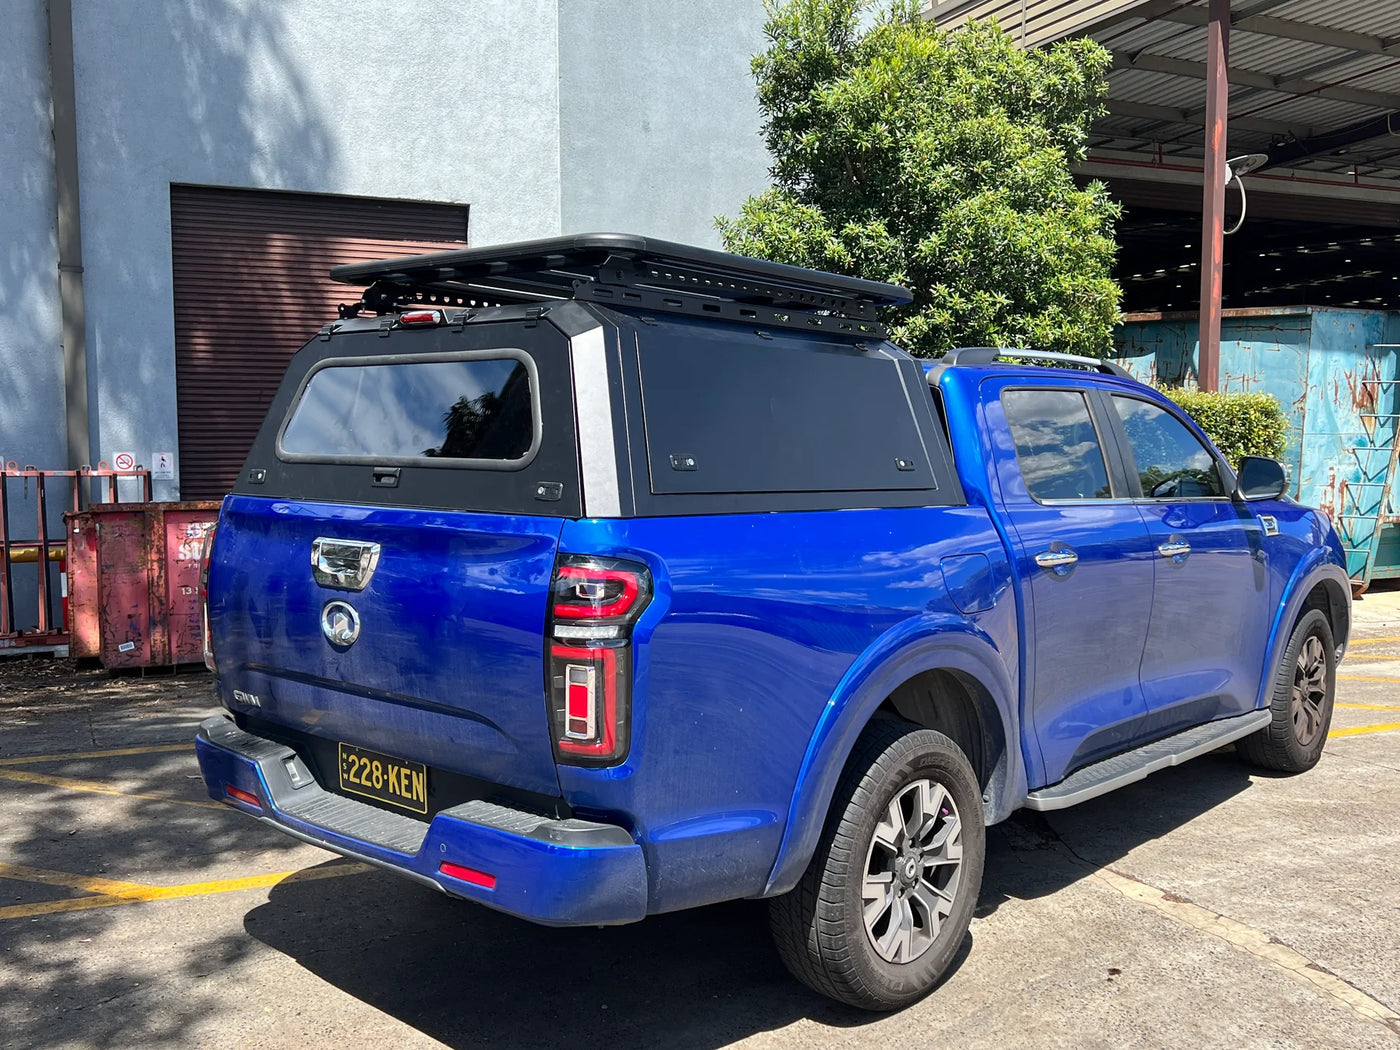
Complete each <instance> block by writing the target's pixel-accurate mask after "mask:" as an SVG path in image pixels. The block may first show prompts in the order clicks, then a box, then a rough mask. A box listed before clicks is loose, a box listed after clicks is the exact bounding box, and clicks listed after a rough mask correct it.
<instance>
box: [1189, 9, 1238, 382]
mask: <svg viewBox="0 0 1400 1050" xmlns="http://www.w3.org/2000/svg"><path fill="white" fill-rule="evenodd" d="M1229 66H1230V0H1210V24H1209V25H1208V26H1207V27H1206V142H1205V146H1206V160H1205V186H1204V195H1203V199H1202V205H1201V326H1200V327H1201V344H1200V346H1201V348H1200V354H1199V356H1198V357H1197V359H1196V382H1197V384H1198V385H1199V386H1200V388H1201V389H1202V390H1215V389H1217V388H1218V387H1219V385H1220V293H1221V286H1222V284H1223V277H1224V255H1225V178H1226V175H1225V168H1226V165H1225V159H1226V154H1225V149H1226V147H1225V123H1226V119H1227V117H1228V115H1229V108H1230V74H1229Z"/></svg>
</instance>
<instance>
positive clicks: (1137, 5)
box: [931, 0, 1400, 313]
mask: <svg viewBox="0 0 1400 1050" xmlns="http://www.w3.org/2000/svg"><path fill="white" fill-rule="evenodd" d="M1219 2H1220V0H1216V3H1217V4H1219ZM1225 6H1227V7H1228V8H1229V16H1228V17H1229V29H1228V33H1229V43H1228V64H1229V117H1228V135H1227V140H1226V153H1227V154H1228V156H1230V157H1238V156H1243V155H1248V154H1263V155H1265V156H1266V157H1267V158H1268V159H1267V162H1266V163H1265V164H1264V166H1263V167H1261V168H1260V169H1258V170H1257V171H1255V172H1254V173H1253V174H1250V175H1247V176H1245V177H1244V184H1245V192H1246V195H1247V214H1246V216H1245V221H1244V223H1243V225H1241V226H1240V228H1239V230H1238V232H1236V233H1234V234H1232V235H1230V236H1229V237H1227V238H1226V240H1225V254H1224V267H1225V270H1224V282H1223V289H1222V297H1223V303H1224V306H1225V307H1226V308H1227V309H1231V308H1242V307H1243V308H1250V307H1271V306H1293V305H1298V304H1310V305H1328V306H1351V307H1369V308H1378V309H1396V308H1400V277H1397V273H1400V267H1397V266H1396V265H1395V260H1396V258H1397V251H1400V4H1395V3H1378V2H1376V0H1234V3H1233V4H1226V5H1225ZM1210 13H1211V4H1210V3H1209V2H1208V0H1194V2H1187V3H1183V2H1181V0H1147V2H1141V0H1139V2H1121V0H1119V2H1112V0H1101V2H1091V3H1084V2H1070V0H992V2H986V0H983V2H967V0H944V2H942V3H937V4H935V5H933V7H932V9H931V14H932V16H933V18H934V19H935V20H936V22H937V23H938V24H939V25H942V26H946V27H949V28H951V27H954V26H956V25H958V24H960V23H961V22H963V21H965V20H966V19H968V18H972V17H976V18H987V17H995V18H997V19H998V21H999V22H1000V24H1001V25H1002V27H1003V28H1005V29H1007V30H1009V31H1010V32H1011V33H1012V34H1013V35H1015V36H1016V37H1017V38H1018V39H1020V40H1021V41H1023V42H1024V44H1025V45H1026V46H1037V45H1042V44H1046V43H1049V42H1052V41H1054V40H1058V39H1062V38H1065V37H1068V36H1078V35H1088V36H1091V37H1093V38H1094V39H1095V40H1097V41H1099V42H1100V43H1102V44H1103V45H1104V46H1105V47H1107V48H1109V49H1110V50H1111V51H1112V52H1113V69H1112V72H1111V73H1110V75H1109V97H1108V114H1107V115H1106V116H1105V117H1103V118H1102V119H1101V120H1100V121H1099V122H1098V123H1097V124H1096V125H1095V126H1094V134H1093V138H1092V140H1091V143H1090V156H1089V160H1088V162H1087V163H1085V164H1083V165H1081V167H1080V169H1079V171H1080V174H1082V175H1083V176H1084V177H1086V178H1089V177H1093V178H1099V179H1103V180H1104V181H1105V182H1106V183H1107V184H1108V186H1109V188H1110V190H1111V192H1112V194H1113V196H1114V198H1115V199H1117V200H1118V201H1120V202H1121V203H1122V204H1123V206H1124V214H1123V220H1122V222H1121V224H1120V226H1119V241H1120V245H1121V250H1120V259H1119V266H1118V272H1117V277H1118V278H1119V280H1120V282H1121V283H1122V285H1123V292H1124V299H1123V308H1124V310H1126V311H1128V312H1130V313H1135V312H1143V311H1181V310H1195V309H1197V308H1198V306H1199V305H1200V288H1199V285H1200V276H1199V274H1200V270H1199V267H1200V264H1201V259H1200V254H1201V212H1202V198H1201V170H1202V163H1203V157H1204V137H1205V136H1204V132H1205V126H1206V119H1207V114H1206V80H1207V75H1208V68H1207V43H1208V41H1207V24H1208V22H1209V20H1210ZM1240 211H1241V196H1240V192H1239V188H1238V184H1232V185H1231V186H1230V187H1229V188H1228V190H1227V192H1226V198H1225V222H1226V228H1227V229H1228V228H1229V227H1230V226H1232V225H1234V223H1235V222H1236V221H1237V220H1238V219H1239V217H1240Z"/></svg>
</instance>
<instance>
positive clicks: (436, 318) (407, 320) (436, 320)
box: [399, 310, 442, 326]
mask: <svg viewBox="0 0 1400 1050" xmlns="http://www.w3.org/2000/svg"><path fill="white" fill-rule="evenodd" d="M399 324H401V325H425V326H426V325H435V324H442V311H441V310H410V311H409V312H407V313H402V314H399Z"/></svg>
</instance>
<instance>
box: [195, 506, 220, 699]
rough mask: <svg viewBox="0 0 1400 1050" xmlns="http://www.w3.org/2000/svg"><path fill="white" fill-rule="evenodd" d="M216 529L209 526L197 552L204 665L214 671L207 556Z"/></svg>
mask: <svg viewBox="0 0 1400 1050" xmlns="http://www.w3.org/2000/svg"><path fill="white" fill-rule="evenodd" d="M218 530H219V526H218V524H217V523H215V524H213V525H210V526H209V531H207V532H206V533H205V534H204V546H203V547H202V548H201V549H200V552H199V616H200V626H201V627H202V628H203V630H204V666H205V667H207V668H209V670H211V671H214V672H215V673H217V672H218V668H217V667H215V666H214V640H213V639H212V638H210V637H209V556H210V555H211V554H212V553H213V550H214V533H216V532H217V531H218Z"/></svg>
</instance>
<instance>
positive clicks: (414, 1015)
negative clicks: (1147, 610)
mask: <svg viewBox="0 0 1400 1050" xmlns="http://www.w3.org/2000/svg"><path fill="white" fill-rule="evenodd" d="M1248 786H1249V773H1248V771H1247V770H1246V769H1244V767H1242V766H1240V765H1239V764H1238V763H1237V762H1236V761H1235V759H1234V756H1233V755H1230V754H1223V755H1218V756H1212V757H1209V758H1203V759H1201V760H1198V761H1197V762H1195V763H1192V764H1190V765H1189V766H1187V767H1184V768H1182V769H1177V770H1169V771H1166V772H1164V773H1161V774H1159V775H1158V776H1156V777H1153V778H1151V779H1150V780H1149V781H1147V782H1144V783H1143V784H1139V785H1135V786H1133V787H1130V788H1127V789H1124V790H1122V791H1120V792H1117V793H1116V794H1115V795H1113V796H1110V797H1109V798H1106V799H1105V800H1103V801H1102V802H1098V803H1090V804H1089V805H1098V806H1101V807H1104V816H1105V818H1106V819H1105V825H1106V826H1111V827H1112V828H1113V833H1112V834H1111V835H1110V836H1109V837H1105V836H1102V835H1101V836H1098V837H1097V838H1096V840H1095V848H1096V854H1097V855H1096V859H1095V861H1094V863H1095V864H1107V863H1111V862H1112V859H1113V858H1114V857H1115V856H1122V855H1123V854H1125V853H1127V852H1128V851H1129V850H1131V849H1133V848H1134V847H1135V846H1136V845H1138V844H1140V843H1142V842H1146V841H1148V840H1150V839H1152V838H1156V837H1158V836H1160V835H1163V834H1166V833H1167V832H1169V831H1171V830H1172V829H1173V828H1176V827H1179V826H1180V825H1182V824H1184V823H1186V822H1187V821H1189V820H1191V819H1193V818H1194V817H1197V816H1199V815H1200V814H1202V813H1205V812H1207V811H1208V810H1210V809H1211V808H1213V807H1214V806H1216V805H1218V804H1220V803H1221V802H1223V801H1225V800H1226V799H1229V798H1230V797H1232V796H1234V795H1236V794H1238V793H1239V792H1240V791H1243V790H1245V789H1246V788H1247V787H1248ZM1113 813H1120V814H1121V813H1131V814H1132V819H1130V820H1122V819H1121V818H1120V819H1114V820H1108V819H1107V817H1109V816H1111V815H1112V814H1113ZM1091 870H1093V866H1092V865H1090V864H1087V863H1085V862H1084V861H1083V860H1081V859H1079V858H1077V857H1076V856H1075V855H1074V854H1073V852H1072V848H1070V849H1067V848H1065V846H1064V844H1063V843H1062V841H1061V840H1060V838H1059V836H1058V835H1057V834H1056V832H1055V831H1054V829H1053V827H1052V826H1051V825H1050V824H1049V823H1047V822H1046V821H1045V820H1044V819H1043V818H1042V817H1040V816H1039V815H1037V814H1021V815H1018V816H1016V817H1014V818H1013V819H1012V820H1011V821H1009V822H1008V823H1007V824H1004V825H1001V826H999V827H996V828H993V829H991V831H990V833H989V836H988V864H987V873H986V877H985V879H984V882H983V891H982V897H981V903H980V906H979V910H978V914H979V916H983V917H985V916H988V915H991V914H992V913H994V912H995V911H996V910H997V908H998V907H1001V906H1008V905H1010V906H1014V902H1015V901H1016V900H1023V899H1032V898H1037V897H1043V896H1046V895H1048V894H1051V893H1054V892H1055V891H1056V890H1058V889H1062V888H1064V887H1065V886H1068V885H1070V884H1072V883H1073V882H1076V881H1078V880H1079V879H1082V878H1084V877H1085V876H1086V874H1087V873H1088V872H1089V871H1091ZM244 925H245V928H246V929H247V931H248V933H249V934H251V935H252V936H253V937H254V938H256V939H257V940H259V941H261V942H262V943H264V944H266V945H268V946H269V947H272V948H274V949H275V950H277V951H280V952H283V953H284V954H286V955H288V956H290V957H291V958H293V959H295V960H296V961H297V962H298V963H300V964H301V965H302V966H304V967H306V968H307V969H308V970H310V971H311V972H312V973H314V974H316V975H317V976H318V977H320V978H321V979H323V980H325V981H327V982H329V983H331V984H333V985H335V986H336V987H337V988H339V989H341V990H342V991H345V992H347V993H349V994H350V995H353V996H355V997H356V998H358V999H360V1000H362V1001H363V1002H366V1003H368V1004H369V1005H371V1006H374V1007H375V1008H377V1009H379V1010H381V1011H383V1012H385V1013H387V1014H389V1015H390V1016H393V1017H395V1018H397V1019H398V1020H400V1021H402V1022H404V1023H405V1024H408V1025H411V1026H412V1027H414V1028H416V1029H417V1030H419V1031H421V1032H423V1033H425V1034H427V1035H429V1036H431V1037H432V1038H434V1039H437V1040H439V1041H441V1042H443V1043H445V1044H447V1045H448V1046H452V1047H468V1046H472V1047H475V1046H493V1045H501V1046H511V1047H535V1046H540V1047H543V1046H549V1047H556V1046H562V1045H571V1046H603V1045H606V1046H609V1047H610V1048H614V1050H622V1048H625V1047H652V1046H668V1047H694V1048H706V1050H708V1048H712V1047H720V1046H724V1045H727V1044H729V1043H732V1042H734V1041H736V1040H738V1039H741V1038H744V1037H745V1036H749V1035H753V1034H755V1033H757V1032H764V1031H772V1030H775V1029H779V1028H783V1027H785V1026H787V1025H789V1024H792V1023H793V1022H795V1021H798V1020H800V1019H804V1018H805V1019H808V1020H811V1021H814V1022H816V1023H817V1024H820V1025H825V1026H830V1027H835V1028H847V1027H855V1026H860V1025H864V1024H869V1023H871V1022H873V1021H877V1020H878V1018H879V1015H877V1014H871V1013H866V1012H864V1011H858V1010H851V1009H847V1008H844V1007H841V1006H838V1005H837V1004H835V1003H831V1002H829V1001H827V1000H826V999H824V998H822V997H820V996H818V995H815V994H813V993H811V992H809V991H807V990H806V989H805V988H804V987H802V986H801V985H799V984H797V983H796V981H794V980H793V979H792V978H791V977H789V976H788V973H787V971H786V970H785V969H784V967H783V965H782V962H781V961H780V959H779V958H778V955H777V952H776V951H775V949H774V948H773V946H772V943H771V941H770V940H769V937H768V930H767V921H766V912H765V906H764V905H763V904H762V903H761V902H758V901H738V902H735V903H732V904H722V905H716V906H714V907H709V908H703V909H698V910H696V911H691V912H681V913H677V914H674V915H661V916H655V917H653V918H651V919H648V920H646V921H645V922H642V923H638V924H636V925H633V926H623V927H615V928H611V929H547V928H543V927H538V926H534V925H531V924H529V923H526V922H522V921H519V920H516V919H513V918H510V917H508V916H504V915H499V914H496V913H494V912H491V911H489V910H487V909H484V908H481V907H477V906H474V905H471V904H465V903H462V902H459V901H452V900H448V899H447V898H444V897H441V896H437V895H435V894H433V893H431V891H424V890H422V889H420V888H418V887H415V886H414V885H412V884H410V883H407V882H404V881H402V880H400V879H398V878H396V877H394V876H391V875H388V874H385V873H381V872H377V871H376V872H372V873H368V874H365V875H361V876H357V877H354V878H349V879H337V880H334V884H332V883H329V882H311V881H308V882H296V883H287V884H282V885H279V886H277V887H275V888H274V889H273V890H272V892H271V894H270V897H269V901H268V903H267V904H265V905H262V906H261V907H258V908H256V909H254V910H253V911H252V912H250V913H249V914H248V915H247V916H246V917H245V921H244ZM976 933H977V925H976V923H975V922H974V925H973V930H972V934H971V935H969V937H967V938H966V939H965V941H964V943H963V945H962V948H961V950H960V952H959V954H958V956H957V958H956V959H955V961H954V965H953V967H952V970H951V971H950V973H956V971H957V969H958V967H959V966H961V964H962V962H963V960H964V959H966V958H967V955H968V954H969V953H970V951H971V948H972V941H973V938H974V937H975V936H976ZM934 994H935V996H936V994H937V993H936V992H935V993H934Z"/></svg>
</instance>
